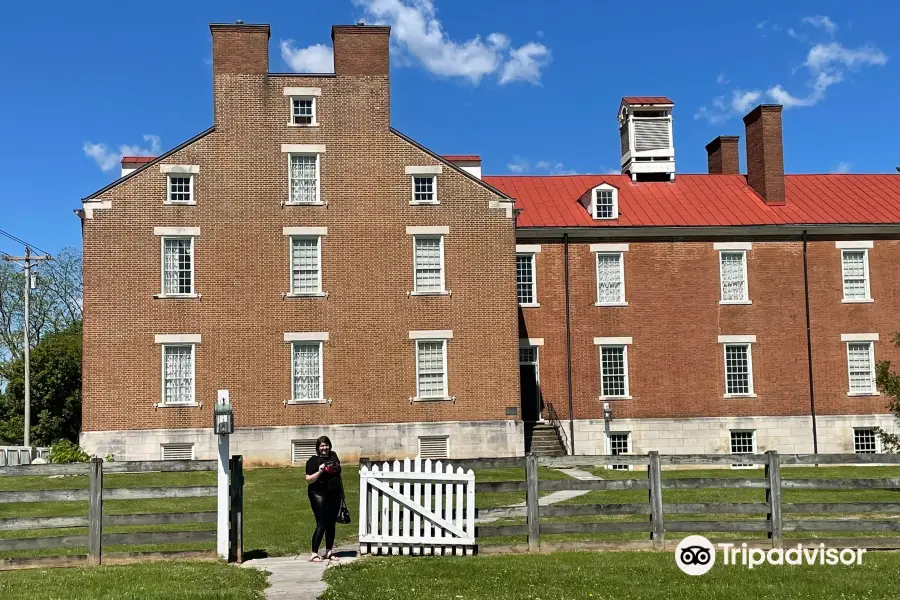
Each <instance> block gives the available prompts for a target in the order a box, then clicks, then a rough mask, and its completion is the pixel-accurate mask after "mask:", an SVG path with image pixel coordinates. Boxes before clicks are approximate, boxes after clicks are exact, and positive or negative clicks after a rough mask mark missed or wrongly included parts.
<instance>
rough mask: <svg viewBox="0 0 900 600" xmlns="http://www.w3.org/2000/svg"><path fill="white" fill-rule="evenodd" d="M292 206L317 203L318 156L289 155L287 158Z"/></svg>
mask: <svg viewBox="0 0 900 600" xmlns="http://www.w3.org/2000/svg"><path fill="white" fill-rule="evenodd" d="M289 162H290V169H289V171H290V172H289V179H290V189H291V197H290V202H291V203H292V204H315V203H318V202H319V155H318V154H291V155H290V158H289Z"/></svg>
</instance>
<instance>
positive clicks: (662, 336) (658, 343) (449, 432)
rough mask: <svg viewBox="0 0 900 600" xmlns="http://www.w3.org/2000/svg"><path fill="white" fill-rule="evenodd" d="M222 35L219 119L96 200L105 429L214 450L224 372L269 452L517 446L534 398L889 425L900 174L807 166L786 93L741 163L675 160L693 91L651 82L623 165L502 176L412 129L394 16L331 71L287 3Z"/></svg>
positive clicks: (729, 434)
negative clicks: (300, 63) (284, 60)
mask: <svg viewBox="0 0 900 600" xmlns="http://www.w3.org/2000/svg"><path fill="white" fill-rule="evenodd" d="M211 31H212V38H213V76H214V124H213V126H212V127H211V128H210V129H208V130H207V131H205V132H203V133H201V134H200V135H198V136H196V137H195V138H193V139H191V140H188V141H187V142H185V143H184V144H182V145H180V146H178V147H177V148H175V149H173V150H172V151H170V152H168V153H166V154H164V155H162V156H159V157H153V158H129V159H125V160H124V161H123V165H122V166H123V176H122V177H121V178H120V179H119V180H117V181H116V182H114V183H112V184H111V185H109V186H107V187H106V188H104V189H102V190H100V191H98V192H96V193H94V194H92V195H91V196H88V197H87V198H86V199H85V201H84V207H83V209H82V210H81V211H80V214H81V216H82V224H83V237H84V376H83V381H84V384H83V386H84V389H83V412H84V415H83V433H82V438H81V441H82V445H83V446H84V447H85V448H86V449H88V451H90V452H95V453H97V454H100V455H104V454H106V453H113V454H116V456H117V457H123V458H129V459H155V458H160V457H161V456H173V457H174V456H195V457H198V458H199V457H211V456H212V455H213V452H214V447H213V443H214V440H213V437H212V433H211V421H212V417H211V405H212V402H213V401H214V399H215V396H216V390H217V389H221V388H227V389H229V390H230V391H231V399H232V403H233V405H234V408H235V418H236V426H237V429H236V432H235V434H234V435H233V437H232V440H233V441H232V444H233V449H234V451H236V452H240V453H243V454H244V455H245V456H247V457H248V458H250V459H254V460H258V461H271V462H285V461H288V460H290V459H291V458H292V457H297V458H303V459H305V456H306V455H307V454H308V453H309V452H310V449H309V448H310V441H311V440H312V439H314V438H315V437H317V436H318V435H320V434H323V433H324V434H327V435H329V436H331V437H332V439H333V440H334V442H335V444H336V447H337V449H338V450H339V451H340V452H341V455H342V456H344V457H347V458H352V457H354V456H359V455H368V456H373V457H374V456H378V457H394V456H406V455H414V454H416V453H419V452H422V453H425V454H432V455H435V456H439V455H443V454H449V455H450V456H452V457H467V456H508V455H513V454H521V453H522V452H523V450H524V449H525V445H526V441H525V436H526V427H525V425H524V422H525V421H527V422H528V423H529V425H530V423H531V422H534V421H545V420H546V421H547V422H548V423H552V424H554V425H557V426H558V429H559V431H560V434H562V435H563V436H564V438H565V443H566V444H568V445H570V446H571V445H573V442H574V451H575V452H576V453H579V454H583V453H608V452H615V453H617V452H646V451H647V450H650V449H655V450H659V451H662V452H675V453H694V452H730V451H752V450H757V451H764V450H767V449H777V450H779V451H781V452H811V451H812V450H813V447H814V442H813V440H814V439H815V446H816V447H817V448H818V450H819V451H823V452H831V451H853V450H854V449H855V450H868V449H870V448H877V444H876V442H875V441H874V438H873V436H872V434H871V428H872V427H875V426H885V427H888V428H891V427H893V423H892V421H891V418H890V415H888V414H886V413H887V410H886V408H885V406H886V403H887V400H886V399H885V398H884V397H881V396H878V395H877V392H876V390H875V389H874V383H873V371H874V363H875V361H876V360H882V359H895V358H897V356H896V355H897V354H898V351H897V349H896V348H895V347H894V346H893V345H892V344H891V341H892V339H893V332H894V331H895V329H898V328H900V324H898V322H897V315H898V314H900V311H898V308H900V306H898V305H900V299H898V298H900V293H898V292H900V289H898V287H900V283H898V282H897V281H896V278H895V277H892V273H891V271H890V269H891V267H892V265H893V264H895V263H896V262H897V258H898V257H900V177H898V176H896V175H788V176H785V175H784V172H783V159H782V141H781V112H780V107H777V106H771V105H762V106H760V107H757V108H756V109H754V110H753V111H751V113H750V114H748V115H747V117H745V124H746V139H747V152H748V161H747V163H748V173H747V175H741V174H739V168H738V164H739V163H738V139H737V137H734V136H723V137H720V138H717V139H716V140H714V141H713V142H711V143H710V145H709V146H707V150H708V152H709V170H710V173H709V174H704V175H682V174H678V173H676V170H675V151H674V150H675V148H674V143H673V138H672V127H671V124H672V108H673V105H672V102H671V101H669V100H668V99H667V98H664V97H632V98H625V99H623V102H622V104H621V106H620V109H619V113H618V116H619V122H620V129H619V139H620V144H621V149H622V170H623V174H622V175H573V176H546V177H528V176H500V177H490V176H485V177H484V178H483V179H482V176H481V161H480V158H479V157H478V156H474V155H458V156H440V155H438V154H436V153H434V152H432V151H431V150H428V149H427V148H425V147H424V146H422V145H420V144H419V143H417V142H415V141H413V140H411V139H409V138H407V137H406V136H403V135H402V134H401V133H399V132H397V131H395V130H394V129H392V128H391V126H390V115H389V107H390V97H389V94H390V87H389V78H388V74H389V59H388V38H389V29H388V28H386V27H373V26H347V27H335V28H333V30H332V39H333V42H334V55H335V73H334V74H322V75H308V74H303V75H298V74H279V73H269V72H268V61H267V57H268V41H269V28H268V26H260V25H243V24H235V25H212V26H211ZM610 133H611V135H610V141H611V142H613V140H614V137H613V131H612V129H611V130H610ZM514 203H515V204H514ZM361 205H362V206H361ZM513 206H515V210H514V208H513ZM517 300H518V307H517ZM517 352H518V358H519V360H518V361H517ZM810 357H811V362H810ZM810 364H811V365H812V366H811V367H810ZM517 365H518V368H517ZM520 379H521V386H520ZM520 387H521V390H520ZM551 407H552V410H551ZM813 413H815V415H816V418H815V419H814V418H812V415H813ZM551 417H555V418H551ZM814 427H815V433H813V429H814ZM529 430H530V427H529Z"/></svg>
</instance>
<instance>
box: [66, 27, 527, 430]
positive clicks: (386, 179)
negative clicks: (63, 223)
mask: <svg viewBox="0 0 900 600" xmlns="http://www.w3.org/2000/svg"><path fill="white" fill-rule="evenodd" d="M252 37H253V39H254V40H257V39H258V37H259V36H258V35H254V36H252ZM249 43H255V42H252V40H251V42H249ZM217 60H218V58H217ZM251 66H258V65H255V64H254V65H251ZM232 70H233V69H232ZM238 70H241V69H238ZM244 70H246V69H244ZM285 87H318V88H321V94H322V95H321V97H320V98H319V100H318V107H317V112H318V121H319V123H320V124H321V125H320V126H319V127H314V128H300V127H289V126H287V123H288V121H289V115H290V112H289V99H288V98H286V97H285V96H284V95H283V88H285ZM388 88H389V82H388V78H387V76H366V75H341V74H339V75H338V76H325V77H309V76H267V75H261V74H255V75H254V74H235V73H228V72H223V73H219V74H217V75H216V76H215V80H214V93H215V123H216V128H215V131H213V132H212V133H210V134H208V135H207V136H205V137H203V138H201V139H199V140H197V141H195V142H194V143H192V144H190V145H188V146H187V147H185V148H182V149H180V150H178V151H177V152H175V153H174V154H172V155H170V156H168V157H166V158H165V159H164V160H163V161H162V162H163V163H165V164H192V165H200V167H201V170H200V173H199V174H198V175H197V176H196V177H195V190H196V200H197V205H196V206H166V205H164V204H163V199H164V196H165V185H166V184H165V182H166V178H165V175H163V174H161V173H160V169H159V166H158V165H156V164H153V165H151V166H150V167H149V168H146V169H144V170H143V171H140V172H138V173H136V174H134V175H133V176H132V177H130V178H129V179H127V180H126V181H124V182H122V183H121V184H119V185H118V186H116V187H114V188H112V189H110V190H109V191H107V192H105V193H103V194H101V195H100V196H99V197H98V198H97V199H98V200H109V201H111V208H109V209H107V210H98V211H96V212H94V217H93V218H92V219H88V220H86V221H85V222H84V228H83V230H84V390H83V392H84V396H83V403H84V405H83V406H84V408H83V412H84V418H83V428H84V430H85V431H96V430H104V429H167V428H183V427H209V426H211V421H212V418H211V413H210V406H211V404H212V402H213V401H214V399H215V397H216V390H217V389H219V388H228V389H230V390H231V400H232V404H233V405H234V408H235V422H236V425H237V426H238V427H249V426H279V425H283V426H289V425H305V424H337V423H364V422H415V421H462V420H504V419H509V418H515V417H508V416H506V414H505V408H506V407H507V406H518V404H519V382H518V370H517V368H516V364H517V362H516V361H517V359H516V348H517V345H518V342H517V330H516V316H515V315H516V312H515V311H516V309H515V307H516V304H515V289H514V287H515V283H514V281H515V280H514V254H515V239H514V237H515V231H514V225H513V220H512V218H510V217H507V214H506V212H505V211H504V210H502V209H491V208H489V202H490V201H492V200H496V199H498V198H500V196H499V195H498V194H496V193H494V192H492V191H490V190H489V189H488V188H486V187H485V186H483V185H482V184H480V183H479V182H477V181H473V180H472V179H471V178H470V177H468V176H466V175H464V174H462V173H460V172H458V171H456V170H454V169H453V168H452V167H450V166H449V165H447V164H444V165H443V173H442V175H440V176H439V177H438V196H439V198H440V200H441V204H440V205H439V206H410V205H409V200H410V195H411V181H410V177H409V176H408V175H406V174H405V173H404V167H405V166H407V165H435V164H441V163H440V161H438V160H437V159H435V158H434V157H432V156H431V155H430V154H428V153H426V152H425V151H423V150H421V149H420V148H418V147H417V146H415V145H413V144H410V143H409V142H407V141H405V140H404V139H403V138H401V137H400V136H398V135H396V134H395V133H393V132H391V131H390V129H389V122H390V120H389V96H388ZM285 143H288V144H325V145H326V153H325V154H324V155H322V157H321V196H322V199H324V200H326V201H327V206H282V205H281V203H282V201H284V200H286V199H287V197H288V177H287V170H288V166H287V160H288V158H287V155H286V154H283V153H282V152H281V144H285ZM416 225H440V226H448V227H449V228H450V233H449V235H447V236H446V238H445V273H446V283H447V288H448V289H450V290H451V292H452V295H451V296H441V297H409V296H408V295H407V292H408V291H410V290H411V289H412V286H413V274H412V273H413V266H412V237H411V236H408V235H407V234H406V227H407V226H416ZM298 226H318V227H327V228H328V235H327V236H325V238H324V239H323V241H322V285H323V290H324V291H326V292H328V294H329V296H328V297H327V298H316V299H310V298H304V299H299V298H292V299H282V293H283V292H287V291H289V277H290V272H289V254H288V252H289V250H288V244H289V240H288V237H286V236H284V235H282V228H283V227H298ZM154 227H199V228H200V236H199V237H198V238H196V240H195V247H194V258H195V291H196V292H198V293H200V294H201V296H202V297H201V298H200V299H184V300H174V299H154V298H153V295H154V294H157V293H159V292H160V269H161V266H160V262H161V261H160V239H159V237H158V236H155V235H153V228H154ZM420 329H429V330H431V329H441V330H444V329H450V330H453V339H452V340H450V341H449V344H448V371H449V393H450V394H451V395H453V396H455V397H456V402H455V403H449V402H446V403H445V402H441V403H416V404H410V402H409V400H408V399H409V397H410V396H413V395H415V362H414V345H413V344H414V342H412V341H410V340H409V339H408V332H409V331H410V330H420ZM301 331H327V332H329V334H330V340H329V341H328V342H326V343H325V344H324V389H325V396H326V397H327V398H331V399H333V400H334V402H333V404H332V405H330V406H329V405H327V404H324V405H308V406H295V405H288V406H285V405H284V404H283V402H284V401H285V400H287V399H289V398H290V397H291V359H290V345H289V344H287V343H285V342H284V341H283V334H284V332H301ZM164 333H173V334H175V333H184V334H201V335H202V342H201V343H200V344H199V345H198V346H197V348H196V397H197V400H198V401H203V402H204V403H205V406H204V407H203V408H158V409H154V407H153V404H154V403H156V402H159V401H160V399H161V348H160V346H159V345H157V344H155V343H154V335H155V334H164Z"/></svg>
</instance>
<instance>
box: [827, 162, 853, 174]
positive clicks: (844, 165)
mask: <svg viewBox="0 0 900 600" xmlns="http://www.w3.org/2000/svg"><path fill="white" fill-rule="evenodd" d="M851 168H853V163H848V162H839V163H838V164H837V166H836V167H835V168H834V169H833V170H832V171H831V172H832V173H849V172H850V169H851Z"/></svg>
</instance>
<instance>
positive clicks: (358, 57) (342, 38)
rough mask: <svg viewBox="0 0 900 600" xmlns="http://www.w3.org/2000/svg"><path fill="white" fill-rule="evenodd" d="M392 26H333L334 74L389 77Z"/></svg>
mask: <svg viewBox="0 0 900 600" xmlns="http://www.w3.org/2000/svg"><path fill="white" fill-rule="evenodd" d="M390 37H391V28H390V27H385V26H379V25H334V26H333V27H332V28H331V41H332V42H333V44H334V73H335V75H337V76H338V77H340V76H341V75H371V76H376V77H377V76H380V77H387V76H388V75H389V70H390V65H389V58H388V54H389V53H388V46H389V40H390Z"/></svg>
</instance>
